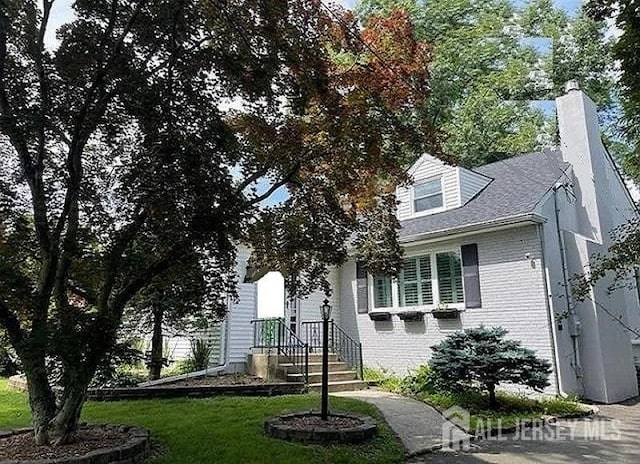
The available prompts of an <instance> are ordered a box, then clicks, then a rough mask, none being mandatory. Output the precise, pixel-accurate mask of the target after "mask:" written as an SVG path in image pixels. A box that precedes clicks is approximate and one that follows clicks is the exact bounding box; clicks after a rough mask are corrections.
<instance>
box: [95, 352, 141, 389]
mask: <svg viewBox="0 0 640 464" xmlns="http://www.w3.org/2000/svg"><path fill="white" fill-rule="evenodd" d="M138 346H139V342H138V341H137V340H133V341H127V342H121V343H117V344H116V345H115V346H114V348H113V349H112V350H111V352H110V353H109V354H108V355H107V356H106V357H105V358H104V359H103V361H102V363H101V364H100V366H99V367H98V369H97V371H96V374H95V376H94V377H93V379H92V381H91V387H93V388H115V387H133V386H135V385H137V384H138V383H140V382H142V381H144V380H145V379H144V376H143V375H141V368H142V361H143V359H144V353H143V352H142V351H140V350H139V349H138Z"/></svg>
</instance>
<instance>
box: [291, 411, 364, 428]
mask: <svg viewBox="0 0 640 464" xmlns="http://www.w3.org/2000/svg"><path fill="white" fill-rule="evenodd" d="M281 420H282V423H283V424H286V425H288V426H289V427H296V428H298V429H300V430H312V429H313V430H343V429H350V428H352V427H356V426H358V425H361V424H362V421H361V420H360V419H356V418H354V417H344V416H332V415H329V416H328V417H327V420H326V421H324V420H322V419H321V418H320V416H317V415H313V416H296V417H283V418H282V419H281Z"/></svg>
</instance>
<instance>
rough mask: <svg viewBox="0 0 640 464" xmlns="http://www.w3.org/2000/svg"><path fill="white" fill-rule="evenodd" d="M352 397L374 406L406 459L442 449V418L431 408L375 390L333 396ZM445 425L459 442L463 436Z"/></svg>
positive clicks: (464, 435)
mask: <svg viewBox="0 0 640 464" xmlns="http://www.w3.org/2000/svg"><path fill="white" fill-rule="evenodd" d="M333 395H336V396H346V397H349V398H356V399H359V400H362V401H366V402H368V403H371V404H373V405H374V406H376V407H377V408H378V409H379V410H380V412H381V413H382V415H383V416H384V418H385V419H386V421H387V423H388V424H389V426H390V427H391V428H392V429H393V431H394V432H395V433H396V435H398V437H399V438H400V440H401V441H402V443H403V444H404V446H405V448H406V449H407V455H408V456H415V455H419V454H423V453H428V452H431V451H433V450H435V449H438V448H440V447H441V446H442V433H443V432H442V431H443V425H445V420H444V418H443V417H442V416H441V415H440V413H439V412H438V411H436V410H435V409H434V408H432V407H431V406H429V405H427V404H425V403H422V402H420V401H416V400H414V399H411V398H406V397H403V396H400V395H396V394H394V393H388V392H382V391H377V390H362V391H353V392H340V393H333ZM450 429H451V426H447V428H446V429H445V430H447V432H448V434H449V437H450V438H451V439H453V440H462V439H464V438H465V437H466V436H467V435H466V434H465V433H464V432H463V431H462V430H460V429H458V428H454V430H450Z"/></svg>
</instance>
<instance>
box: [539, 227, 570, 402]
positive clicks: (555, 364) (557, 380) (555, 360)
mask: <svg viewBox="0 0 640 464" xmlns="http://www.w3.org/2000/svg"><path fill="white" fill-rule="evenodd" d="M543 227H544V226H543V224H538V227H537V229H538V237H539V239H540V250H541V257H540V267H541V268H542V269H541V271H542V285H543V286H544V301H545V306H546V309H547V323H548V325H549V336H550V338H551V354H552V356H553V358H552V359H553V369H554V371H555V373H556V375H555V376H554V378H555V387H556V391H557V392H558V394H559V395H565V396H566V393H565V392H564V391H563V390H562V388H561V387H560V385H561V382H560V367H559V366H560V360H559V359H558V339H557V335H556V331H555V320H554V317H553V308H552V307H551V303H550V302H549V299H550V298H551V295H550V293H549V282H548V279H549V275H548V274H547V262H546V259H545V253H546V250H545V242H544V230H543Z"/></svg>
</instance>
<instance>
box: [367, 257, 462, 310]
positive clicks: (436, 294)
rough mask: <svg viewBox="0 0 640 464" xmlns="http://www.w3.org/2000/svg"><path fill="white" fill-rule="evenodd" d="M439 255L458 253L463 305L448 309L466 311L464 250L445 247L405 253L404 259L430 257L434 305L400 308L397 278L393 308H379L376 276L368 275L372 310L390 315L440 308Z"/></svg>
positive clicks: (392, 286)
mask: <svg viewBox="0 0 640 464" xmlns="http://www.w3.org/2000/svg"><path fill="white" fill-rule="evenodd" d="M438 253H456V254H457V255H458V257H459V258H460V267H461V273H462V276H461V277H462V279H461V283H462V299H463V301H462V303H447V307H448V308H451V309H457V310H459V311H464V309H465V301H464V296H465V294H466V293H465V288H464V274H463V273H464V269H462V250H461V248H460V246H444V247H434V248H428V249H417V250H411V251H405V254H404V258H416V257H418V256H425V255H429V259H430V261H431V282H432V292H433V304H430V305H416V306H400V289H399V282H398V279H397V278H392V279H391V306H387V307H377V306H376V305H375V289H374V276H373V275H371V274H368V275H367V286H368V289H369V301H371V308H372V310H373V311H386V312H390V313H394V314H395V313H399V312H403V311H425V312H427V311H433V310H434V309H436V308H437V307H438V304H439V302H440V286H439V281H438V271H437V263H436V255H437V254H438Z"/></svg>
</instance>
